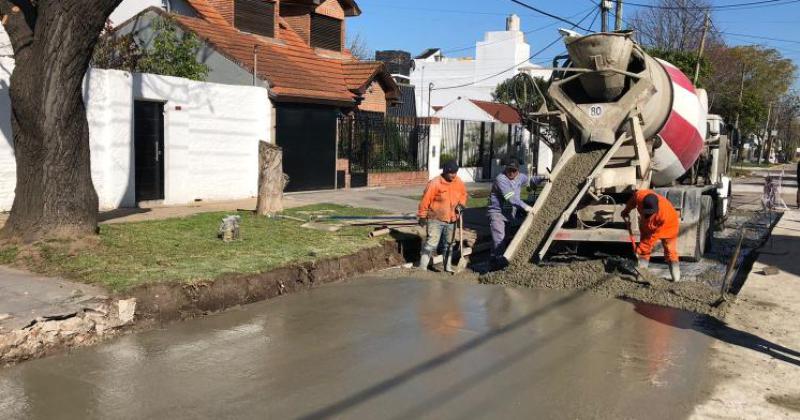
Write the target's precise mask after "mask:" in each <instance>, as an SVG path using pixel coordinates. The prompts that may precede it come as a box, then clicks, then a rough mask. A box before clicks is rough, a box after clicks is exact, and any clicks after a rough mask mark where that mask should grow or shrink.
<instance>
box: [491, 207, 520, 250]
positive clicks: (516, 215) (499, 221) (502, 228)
mask: <svg viewBox="0 0 800 420" xmlns="http://www.w3.org/2000/svg"><path fill="white" fill-rule="evenodd" d="M488 214H489V229H490V230H491V232H492V253H491V256H492V258H497V257H500V256H502V255H503V253H504V252H505V251H506V247H507V246H508V243H509V242H511V238H512V237H513V235H514V232H516V230H517V229H518V228H519V226H520V224H522V220H524V215H525V213H524V212H521V211H518V212H510V213H508V212H493V211H490V212H489V213H488Z"/></svg>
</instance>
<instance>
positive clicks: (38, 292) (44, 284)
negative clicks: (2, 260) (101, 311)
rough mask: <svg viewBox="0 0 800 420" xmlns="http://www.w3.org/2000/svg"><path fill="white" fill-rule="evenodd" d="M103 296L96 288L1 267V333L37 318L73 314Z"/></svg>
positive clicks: (101, 290) (27, 323) (23, 325)
mask: <svg viewBox="0 0 800 420" xmlns="http://www.w3.org/2000/svg"><path fill="white" fill-rule="evenodd" d="M105 294H106V292H105V291H104V290H103V289H101V288H99V287H93V286H90V285H87V284H81V283H74V282H71V281H67V280H64V279H60V278H51V277H43V276H38V275H35V274H31V273H28V272H25V271H20V270H14V269H11V268H8V267H3V266H0V332H3V331H6V332H7V331H10V330H13V329H19V328H23V327H25V326H27V325H30V324H31V323H32V322H33V321H34V320H36V319H40V318H47V317H63V316H65V315H67V314H71V313H75V312H76V311H78V310H79V309H82V308H84V307H85V306H87V304H89V303H91V302H93V301H97V300H105V299H107V297H106V296H105Z"/></svg>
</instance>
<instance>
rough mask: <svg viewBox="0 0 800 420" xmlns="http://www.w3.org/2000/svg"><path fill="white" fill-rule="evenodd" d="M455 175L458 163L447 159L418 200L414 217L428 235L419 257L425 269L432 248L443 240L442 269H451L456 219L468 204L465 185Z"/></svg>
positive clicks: (431, 255) (433, 249) (428, 262)
mask: <svg viewBox="0 0 800 420" xmlns="http://www.w3.org/2000/svg"><path fill="white" fill-rule="evenodd" d="M457 174H458V164H457V163H455V162H452V161H450V162H446V163H445V164H444V168H442V175H440V176H437V177H436V178H434V179H432V180H430V181H429V182H428V186H427V187H425V193H424V194H423V195H422V200H421V201H420V202H419V210H418V211H417V219H418V220H419V223H420V226H423V227H425V228H426V230H427V238H426V239H425V244H424V245H423V246H422V252H421V254H420V258H419V268H420V269H421V270H427V269H428V265H430V262H431V258H432V257H433V251H435V250H436V248H438V247H439V242H440V241H442V242H444V243H445V253H444V259H445V271H447V272H450V273H452V272H453V266H452V261H451V256H452V254H453V242H454V241H455V229H456V222H457V221H458V218H459V215H460V214H461V213H462V212H463V211H464V209H465V208H466V206H467V188H466V187H465V186H464V182H462V181H461V178H459V177H458V175H457Z"/></svg>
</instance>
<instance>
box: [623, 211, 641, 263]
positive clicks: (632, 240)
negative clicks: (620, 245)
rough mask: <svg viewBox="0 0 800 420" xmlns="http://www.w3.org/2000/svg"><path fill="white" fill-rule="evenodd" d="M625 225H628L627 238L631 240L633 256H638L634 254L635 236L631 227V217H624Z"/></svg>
mask: <svg viewBox="0 0 800 420" xmlns="http://www.w3.org/2000/svg"><path fill="white" fill-rule="evenodd" d="M625 225H626V226H627V227H628V239H630V241H631V246H632V247H633V256H634V257H637V258H638V257H639V256H638V255H637V254H636V238H634V236H633V228H632V227H631V219H627V218H626V219H625Z"/></svg>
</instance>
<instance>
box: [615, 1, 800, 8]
mask: <svg viewBox="0 0 800 420" xmlns="http://www.w3.org/2000/svg"><path fill="white" fill-rule="evenodd" d="M798 2H800V0H759V1H750V2H744V3H735V4H721V5H718V6H708V7H703V6H697V5H695V6H688V7H687V6H662V5H658V4H643V3H630V2H626V3H625V5H626V6H633V7H642V8H646V9H661V10H686V9H691V10H745V9H749V8H754V7H755V8H762V7H771V6H783V5H787V4H792V3H798Z"/></svg>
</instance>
